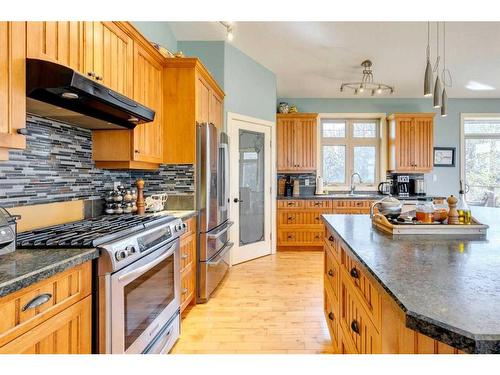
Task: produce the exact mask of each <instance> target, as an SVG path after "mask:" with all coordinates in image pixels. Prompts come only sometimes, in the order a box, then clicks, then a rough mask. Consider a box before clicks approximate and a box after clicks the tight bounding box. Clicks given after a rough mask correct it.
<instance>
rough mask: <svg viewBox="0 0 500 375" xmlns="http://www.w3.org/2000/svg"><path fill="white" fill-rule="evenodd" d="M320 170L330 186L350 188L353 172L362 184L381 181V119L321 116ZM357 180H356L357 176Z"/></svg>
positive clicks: (371, 185) (371, 184) (370, 185)
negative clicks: (358, 176)
mask: <svg viewBox="0 0 500 375" xmlns="http://www.w3.org/2000/svg"><path fill="white" fill-rule="evenodd" d="M320 131H321V172H320V174H321V175H322V176H323V179H324V182H325V185H326V186H327V187H328V186H329V187H333V188H335V187H336V188H339V189H347V188H348V186H350V184H351V175H352V174H353V173H358V174H359V175H360V176H361V181H362V182H361V184H359V185H361V186H363V187H364V188H369V189H371V188H374V187H376V184H377V183H378V181H379V159H380V152H379V151H380V121H379V120H378V119H328V118H323V119H322V120H321V129H320ZM356 182H357V180H356Z"/></svg>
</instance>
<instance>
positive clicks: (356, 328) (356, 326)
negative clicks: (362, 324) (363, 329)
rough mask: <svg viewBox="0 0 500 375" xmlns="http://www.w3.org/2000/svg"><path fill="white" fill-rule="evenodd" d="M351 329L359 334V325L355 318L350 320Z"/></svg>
mask: <svg viewBox="0 0 500 375" xmlns="http://www.w3.org/2000/svg"><path fill="white" fill-rule="evenodd" d="M351 329H352V330H353V332H355V333H357V334H358V335H359V325H358V322H357V321H356V320H353V321H352V322H351Z"/></svg>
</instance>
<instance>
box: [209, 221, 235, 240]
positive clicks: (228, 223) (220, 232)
mask: <svg viewBox="0 0 500 375" xmlns="http://www.w3.org/2000/svg"><path fill="white" fill-rule="evenodd" d="M233 224H234V222H232V221H226V223H225V224H224V226H223V227H222V228H217V231H216V232H214V233H210V232H208V233H207V238H211V239H215V238H219V237H220V236H222V235H223V234H224V233H226V232H227V231H228V230H229V228H231V227H232V226H233Z"/></svg>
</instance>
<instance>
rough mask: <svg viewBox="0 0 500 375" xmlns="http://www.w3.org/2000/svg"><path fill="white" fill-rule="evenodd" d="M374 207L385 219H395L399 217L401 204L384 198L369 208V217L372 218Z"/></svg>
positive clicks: (396, 200) (390, 198)
mask: <svg viewBox="0 0 500 375" xmlns="http://www.w3.org/2000/svg"><path fill="white" fill-rule="evenodd" d="M375 207H378V209H379V212H380V213H381V214H382V215H384V216H385V217H387V218H390V219H391V218H392V219H395V218H397V217H398V216H399V215H401V209H402V208H403V202H401V201H400V200H399V199H396V198H394V197H385V198H383V199H381V200H379V201H377V202H375V203H373V204H372V205H371V207H370V217H371V218H373V214H374V212H375Z"/></svg>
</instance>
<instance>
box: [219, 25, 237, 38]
mask: <svg viewBox="0 0 500 375" xmlns="http://www.w3.org/2000/svg"><path fill="white" fill-rule="evenodd" d="M219 23H220V24H221V25H222V26H224V27H225V28H226V40H227V41H228V42H231V41H232V40H233V39H234V34H233V23H232V22H228V21H219Z"/></svg>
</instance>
